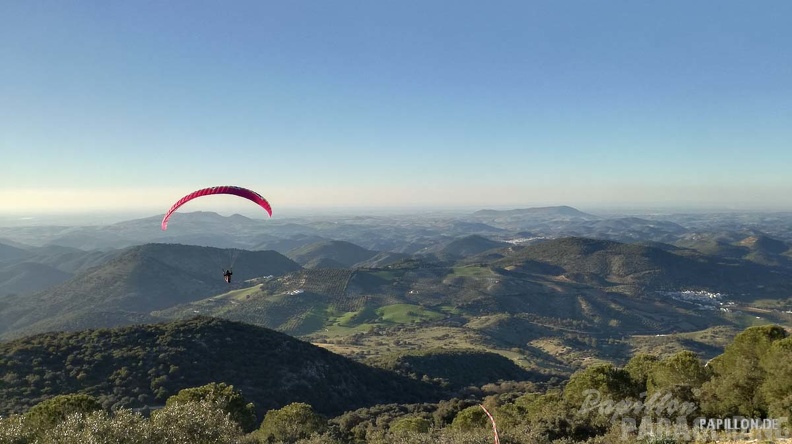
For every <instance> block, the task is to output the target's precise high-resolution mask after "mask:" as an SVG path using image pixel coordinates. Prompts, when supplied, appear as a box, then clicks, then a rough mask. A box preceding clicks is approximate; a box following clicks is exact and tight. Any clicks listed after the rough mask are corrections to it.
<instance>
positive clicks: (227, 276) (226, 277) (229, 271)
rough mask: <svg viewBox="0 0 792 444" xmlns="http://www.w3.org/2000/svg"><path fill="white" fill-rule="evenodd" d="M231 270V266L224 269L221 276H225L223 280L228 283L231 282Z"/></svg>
mask: <svg viewBox="0 0 792 444" xmlns="http://www.w3.org/2000/svg"><path fill="white" fill-rule="evenodd" d="M231 270H233V268H231V269H228V270H226V271H225V273H223V277H224V278H225V281H226V282H227V283H229V284H230V283H231V275H232V274H234V273H233V272H232V271H231Z"/></svg>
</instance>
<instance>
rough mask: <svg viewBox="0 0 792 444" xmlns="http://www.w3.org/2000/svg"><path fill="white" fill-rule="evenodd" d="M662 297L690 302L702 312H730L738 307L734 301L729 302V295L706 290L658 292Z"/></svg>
mask: <svg viewBox="0 0 792 444" xmlns="http://www.w3.org/2000/svg"><path fill="white" fill-rule="evenodd" d="M657 293H658V294H660V295H662V296H668V297H671V298H672V299H674V300H677V301H682V302H689V303H691V304H695V305H697V306H698V307H699V308H700V309H701V310H718V309H720V310H721V311H724V312H730V311H731V308H730V307H733V306H734V305H736V304H735V303H734V302H732V301H727V300H726V297H727V296H728V295H726V294H724V293H712V292H709V291H706V290H682V291H658V292H657Z"/></svg>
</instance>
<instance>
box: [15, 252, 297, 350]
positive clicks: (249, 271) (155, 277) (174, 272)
mask: <svg viewBox="0 0 792 444" xmlns="http://www.w3.org/2000/svg"><path fill="white" fill-rule="evenodd" d="M234 262H236V267H235V268H234V279H236V280H237V281H244V280H246V279H252V278H255V277H259V276H264V275H279V274H283V273H286V272H290V271H294V270H298V269H300V266H299V265H298V264H296V263H294V262H293V261H291V260H289V259H288V258H286V257H284V256H282V255H281V254H279V253H276V252H274V251H242V250H221V249H215V248H210V247H195V246H187V245H171V244H147V245H142V246H137V247H132V248H129V249H127V250H126V251H124V252H122V253H120V254H118V255H116V256H115V257H113V258H112V259H110V260H109V261H107V262H105V263H104V264H102V265H100V266H97V267H95V268H92V269H90V270H87V271H85V272H82V273H80V274H78V275H76V276H75V277H73V278H72V279H70V280H68V281H66V282H63V283H62V284H60V285H57V286H55V287H52V288H49V289H47V290H45V291H42V292H40V293H36V294H32V295H25V296H24V297H23V296H19V297H16V298H8V297H6V298H5V299H3V300H2V302H4V303H5V304H6V307H5V308H4V309H3V310H2V311H0V321H2V322H0V328H1V329H2V330H0V333H1V334H2V336H3V337H6V338H8V337H12V336H18V335H20V334H29V333H35V332H41V331H50V330H59V329H62V328H67V326H68V328H72V329H74V328H76V329H83V328H91V327H98V326H106V325H107V324H105V323H99V320H98V319H97V320H96V322H97V323H93V322H94V321H93V320H92V319H93V317H92V316H90V314H92V313H103V314H105V316H106V317H107V316H109V317H110V318H114V319H117V320H118V321H119V324H121V325H123V324H128V323H131V322H136V321H137V320H139V319H140V317H141V315H146V316H147V315H148V313H149V312H151V311H153V310H159V309H163V308H167V307H170V306H173V305H177V304H181V303H186V302H190V301H194V300H200V299H203V298H206V297H209V296H212V295H215V294H218V293H221V292H223V291H224V290H227V288H228V286H227V284H226V283H225V282H224V281H223V280H222V278H221V271H222V268H224V267H228V266H230V265H232V264H234ZM75 319H80V320H82V321H83V322H84V323H79V322H78V323H75ZM124 319H128V322H123V320H124Z"/></svg>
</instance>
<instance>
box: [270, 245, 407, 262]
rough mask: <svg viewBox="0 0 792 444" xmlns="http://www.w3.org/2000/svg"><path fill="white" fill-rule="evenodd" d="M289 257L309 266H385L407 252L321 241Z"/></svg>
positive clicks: (295, 251)
mask: <svg viewBox="0 0 792 444" xmlns="http://www.w3.org/2000/svg"><path fill="white" fill-rule="evenodd" d="M286 256H287V257H289V258H290V259H292V260H293V261H295V262H297V263H299V264H300V265H302V266H304V267H307V268H356V267H361V266H372V265H376V266H385V265H388V264H391V263H393V262H396V261H398V260H401V259H404V258H406V257H408V256H407V255H406V254H400V253H386V252H379V251H372V250H368V249H365V248H363V247H360V246H358V245H355V244H353V243H351V242H345V241H328V240H324V241H320V242H315V243H312V244H309V245H305V246H302V247H300V248H296V249H294V250H291V251H289V252H288V253H287V254H286Z"/></svg>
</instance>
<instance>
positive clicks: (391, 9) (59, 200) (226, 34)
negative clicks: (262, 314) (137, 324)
mask: <svg viewBox="0 0 792 444" xmlns="http://www.w3.org/2000/svg"><path fill="white" fill-rule="evenodd" d="M790 17H792V2H789V1H787V0H783V1H763V2H758V3H750V2H745V1H723V0H710V1H698V2H690V1H657V2H639V1H634V0H629V1H615V0H609V1H600V2H593V1H589V0H585V1H583V0H581V1H558V0H552V1H550V0H548V1H530V0H520V1H508V2H507V1H496V2H481V1H475V2H474V1H459V0H453V1H451V0H448V1H426V0H422V1H405V0H399V1H370V0H365V1H338V2H329V1H323V0H317V1H311V2H308V1H299V0H290V1H279V2H274V1H264V0H258V1H196V0H190V1H176V0H170V1H69V2H64V1H36V0H25V1H17V0H10V1H3V2H0V159H2V162H1V163H0V213H2V212H19V211H21V212H25V211H42V212H44V211H60V210H63V209H66V208H68V209H70V210H72V211H82V210H96V209H119V208H121V207H120V206H119V204H118V202H119V201H124V202H125V203H124V206H126V207H127V208H126V209H129V208H143V207H145V208H146V209H148V208H151V209H152V210H157V209H161V211H164V209H165V208H163V207H167V206H169V205H170V203H171V202H173V201H175V200H176V199H178V198H179V197H181V195H183V194H186V193H187V192H189V191H192V190H194V189H197V188H201V187H205V186H212V185H222V184H233V185H241V186H247V187H250V188H254V189H256V190H257V191H259V192H260V193H261V194H263V195H264V196H265V197H267V198H269V200H270V201H271V203H272V205H273V208H274V210H275V212H276V214H277V210H278V208H281V207H283V208H290V207H310V206H336V205H338V206H371V205H376V206H387V205H397V206H404V205H412V204H415V205H438V206H439V205H451V206H460V205H469V206H479V205H480V206H496V205H511V206H517V207H524V206H531V205H547V204H558V205H563V204H570V205H579V206H580V205H582V206H587V207H591V206H596V205H631V204H641V205H656V204H657V205H677V204H679V205H699V204H700V205H704V206H705V205H716V206H717V205H720V206H727V207H768V208H792V174H790V173H791V172H792V49H791V48H792V26H790V22H789V20H790ZM226 203H227V202H226V201H222V202H221V201H220V200H218V201H216V204H217V205H221V204H222V205H225V204H226ZM212 205H214V204H212ZM193 208H195V209H204V208H207V207H202V206H195V207H193ZM208 208H211V205H209V207H208Z"/></svg>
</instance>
